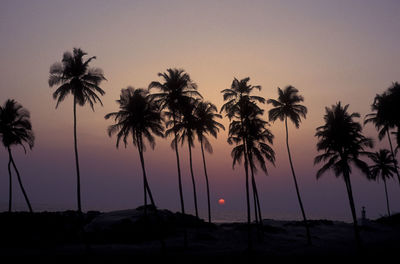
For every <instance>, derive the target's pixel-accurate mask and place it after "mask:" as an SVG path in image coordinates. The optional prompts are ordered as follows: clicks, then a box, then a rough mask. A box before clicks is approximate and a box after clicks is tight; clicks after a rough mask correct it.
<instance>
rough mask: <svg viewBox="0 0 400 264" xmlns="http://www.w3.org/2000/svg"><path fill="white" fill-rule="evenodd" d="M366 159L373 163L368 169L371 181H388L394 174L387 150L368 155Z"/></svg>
mask: <svg viewBox="0 0 400 264" xmlns="http://www.w3.org/2000/svg"><path fill="white" fill-rule="evenodd" d="M368 157H369V158H370V159H371V161H372V162H373V163H374V164H373V165H371V166H370V167H369V169H370V175H371V178H373V179H379V178H381V179H384V180H385V179H389V178H391V177H392V176H393V174H394V173H396V168H395V166H394V165H393V156H392V153H390V151H389V150H387V149H380V150H379V151H377V152H375V153H370V154H368Z"/></svg>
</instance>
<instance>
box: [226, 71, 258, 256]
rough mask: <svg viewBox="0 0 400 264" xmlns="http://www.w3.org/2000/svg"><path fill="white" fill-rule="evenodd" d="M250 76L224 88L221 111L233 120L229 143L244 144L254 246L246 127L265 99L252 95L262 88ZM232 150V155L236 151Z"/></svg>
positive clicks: (248, 206)
mask: <svg viewBox="0 0 400 264" xmlns="http://www.w3.org/2000/svg"><path fill="white" fill-rule="evenodd" d="M249 81H250V78H249V77H247V78H244V79H242V80H238V79H236V78H234V79H233V81H232V84H231V88H229V89H224V90H222V91H221V93H223V98H224V101H227V102H226V103H225V104H224V105H223V106H222V107H221V112H225V113H226V116H227V117H228V118H229V120H231V123H230V124H229V138H228V143H229V144H233V143H235V144H239V143H240V142H242V146H241V147H239V146H237V148H238V149H240V148H242V150H241V151H243V153H245V154H244V169H245V175H246V181H245V185H246V205H247V226H248V247H249V249H250V248H251V247H252V239H251V225H250V224H251V216H250V190H249V168H248V164H249V163H248V155H247V146H246V138H245V135H246V127H245V122H246V120H247V119H248V118H250V115H252V114H254V113H259V112H260V111H262V110H261V109H260V107H258V105H257V103H265V99H264V98H262V97H260V96H254V95H250V94H251V92H252V91H253V90H254V89H257V90H261V86H259V85H256V86H253V85H250V84H249ZM238 149H236V150H232V156H233V152H234V151H238Z"/></svg>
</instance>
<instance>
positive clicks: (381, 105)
mask: <svg viewBox="0 0 400 264" xmlns="http://www.w3.org/2000/svg"><path fill="white" fill-rule="evenodd" d="M387 105H388V99H387V94H386V93H383V94H382V95H379V94H377V95H376V96H375V99H374V103H373V104H372V105H371V110H372V111H373V113H370V114H368V115H366V117H365V121H364V124H368V123H373V124H374V125H375V128H376V129H377V130H378V131H379V133H378V138H379V140H382V139H383V138H384V137H385V136H387V139H388V141H389V146H390V150H391V154H392V155H391V157H392V158H393V160H392V163H393V165H394V168H395V172H396V175H397V179H398V181H399V183H400V174H399V171H398V168H397V161H396V158H395V153H394V150H393V145H392V140H391V138H390V129H391V128H393V127H394V124H393V122H391V121H390V118H388V116H389V115H391V114H392V113H390V111H392V109H390V108H391V107H390V108H389V107H388V106H387ZM388 108H389V109H388Z"/></svg>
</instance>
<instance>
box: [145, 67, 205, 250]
mask: <svg viewBox="0 0 400 264" xmlns="http://www.w3.org/2000/svg"><path fill="white" fill-rule="evenodd" d="M158 76H160V77H162V78H163V79H164V80H163V82H162V83H161V82H157V81H154V82H151V83H150V84H149V90H150V89H153V88H156V89H158V90H159V91H160V92H159V93H154V94H152V95H151V96H152V98H154V100H155V102H156V103H157V104H158V105H159V106H160V109H161V110H164V109H168V110H169V112H167V113H166V114H167V117H168V118H169V119H172V121H173V126H174V127H175V125H176V122H177V120H179V119H181V117H182V113H181V112H180V106H181V105H182V104H184V103H185V101H188V100H190V98H197V97H200V98H201V95H200V93H199V92H198V91H197V85H196V84H195V83H194V82H193V81H192V79H191V78H190V76H189V74H187V73H186V72H185V71H184V70H182V69H167V72H164V73H158ZM172 144H173V146H174V149H175V154H176V164H177V168H178V185H179V197H180V202H181V211H182V214H183V217H184V216H185V205H184V200H183V190H182V177H181V168H180V163H179V151H178V131H176V130H174V139H173V141H172ZM184 246H185V247H186V246H187V233H186V229H185V232H184Z"/></svg>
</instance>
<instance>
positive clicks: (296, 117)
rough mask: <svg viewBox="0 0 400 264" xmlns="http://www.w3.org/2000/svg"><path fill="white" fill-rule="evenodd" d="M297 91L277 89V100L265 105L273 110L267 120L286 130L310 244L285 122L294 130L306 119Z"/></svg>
mask: <svg viewBox="0 0 400 264" xmlns="http://www.w3.org/2000/svg"><path fill="white" fill-rule="evenodd" d="M298 92H299V90H297V89H296V88H295V87H293V86H291V85H289V86H287V87H285V89H283V90H281V88H279V87H278V99H277V100H274V99H268V101H267V103H268V104H272V105H273V106H274V108H272V109H271V110H269V112H268V114H269V120H270V121H273V122H274V121H276V120H277V119H279V120H281V121H285V128H286V148H287V152H288V156H289V163H290V169H291V171H292V175H293V181H294V185H295V187H296V194H297V199H298V201H299V205H300V209H301V214H302V216H303V220H304V225H305V227H306V232H307V241H308V243H309V244H311V234H310V229H309V226H308V223H307V218H306V213H305V211H304V207H303V202H302V200H301V196H300V190H299V186H298V184H297V179H296V174H295V171H294V168H293V162H292V156H291V154H290V148H289V132H288V124H287V120H288V118H289V119H290V120H291V121H292V122H293V124H294V125H295V126H296V128H299V126H300V122H301V117H303V118H306V115H307V107H305V106H304V105H301V104H300V103H301V102H303V101H304V98H303V96H301V95H299V94H298Z"/></svg>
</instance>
